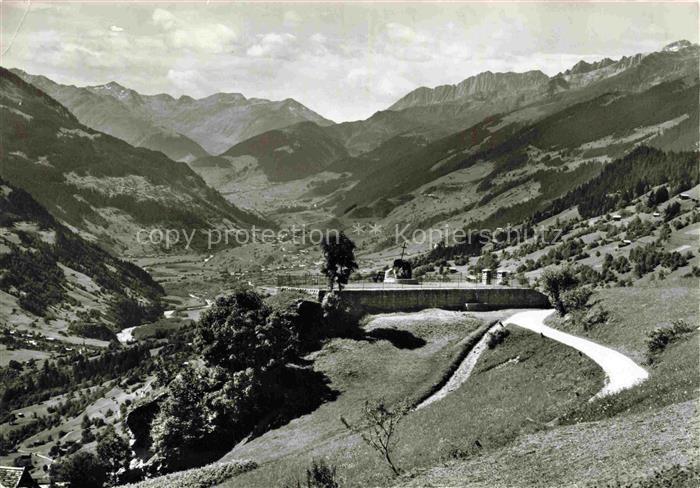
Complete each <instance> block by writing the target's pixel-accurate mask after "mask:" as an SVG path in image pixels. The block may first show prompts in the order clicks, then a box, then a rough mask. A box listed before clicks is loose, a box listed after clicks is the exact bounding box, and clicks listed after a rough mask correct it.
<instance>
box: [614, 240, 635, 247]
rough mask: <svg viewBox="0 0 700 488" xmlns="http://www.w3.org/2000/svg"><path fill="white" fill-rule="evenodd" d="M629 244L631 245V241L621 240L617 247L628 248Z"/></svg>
mask: <svg viewBox="0 0 700 488" xmlns="http://www.w3.org/2000/svg"><path fill="white" fill-rule="evenodd" d="M630 244H632V241H630V240H629V239H622V240H621V241H620V242H619V243H618V245H617V247H627V246H629V245H630Z"/></svg>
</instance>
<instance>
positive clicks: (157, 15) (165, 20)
mask: <svg viewBox="0 0 700 488" xmlns="http://www.w3.org/2000/svg"><path fill="white" fill-rule="evenodd" d="M151 19H152V20H153V23H154V24H155V25H156V26H157V27H160V28H162V29H165V30H170V29H172V28H174V27H175V24H176V23H177V19H176V18H175V16H174V15H173V14H172V13H170V12H168V11H167V10H164V9H162V8H157V9H155V10H154V11H153V16H152V17H151Z"/></svg>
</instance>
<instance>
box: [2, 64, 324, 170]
mask: <svg viewBox="0 0 700 488" xmlns="http://www.w3.org/2000/svg"><path fill="white" fill-rule="evenodd" d="M11 71H12V72H13V73H15V74H16V75H18V76H19V77H20V78H22V79H23V80H25V81H27V82H28V83H31V84H32V85H35V86H37V87H38V88H41V89H42V90H44V91H45V92H46V93H48V94H49V95H50V96H52V97H53V98H55V99H56V100H58V101H59V102H60V103H61V104H63V105H65V106H66V108H68V109H69V110H70V111H71V112H73V114H74V115H75V116H76V117H77V118H78V120H79V121H80V122H81V123H83V124H85V125H87V126H88V127H91V128H93V129H96V130H99V131H101V132H105V133H106V134H110V135H113V136H115V137H119V138H120V139H123V140H125V141H126V142H128V143H129V144H132V145H135V146H139V147H146V148H148V149H153V150H156V151H161V152H163V153H165V154H166V155H167V156H168V157H170V158H171V159H173V160H176V161H185V162H187V161H192V160H194V159H197V158H200V157H205V156H207V155H209V154H219V153H221V152H224V151H225V150H227V149H228V148H230V147H231V146H233V145H235V144H236V143H238V142H241V141H243V140H245V139H248V138H250V137H253V136H255V135H258V134H261V133H263V132H266V131H268V130H274V129H280V128H283V127H286V126H289V125H292V124H295V123H297V122H305V121H312V122H316V123H318V124H319V125H329V124H332V122H331V121H329V120H327V119H325V118H324V117H322V116H320V115H319V114H317V113H316V112H314V111H312V110H310V109H309V108H307V107H305V106H304V105H302V104H301V103H299V102H297V101H296V100H293V99H290V98H288V99H286V100H281V101H272V100H265V99H260V98H246V97H245V96H243V95H242V94H240V93H216V94H214V95H210V96H208V97H204V98H200V99H194V98H192V97H189V96H186V95H183V96H181V97H179V98H174V97H172V96H170V95H167V94H158V95H143V94H140V93H138V92H137V91H135V90H132V89H130V88H126V87H124V86H122V85H120V84H119V83H116V82H110V83H107V84H104V85H95V86H86V87H77V86H74V85H62V84H59V83H56V82H54V81H52V80H50V79H48V78H46V77H45V76H41V75H31V74H28V73H25V72H24V71H22V70H19V69H12V70H11Z"/></svg>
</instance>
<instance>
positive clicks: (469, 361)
mask: <svg viewBox="0 0 700 488" xmlns="http://www.w3.org/2000/svg"><path fill="white" fill-rule="evenodd" d="M500 327H503V325H501V324H499V323H497V324H496V325H494V326H493V327H491V328H490V329H489V330H488V331H487V332H486V333H485V334H484V336H483V337H482V338H481V339H480V340H479V342H477V343H476V345H475V346H474V347H473V348H472V350H471V351H469V354H467V357H465V358H464V360H463V361H462V362H461V363H460V365H459V367H458V368H457V370H456V371H455V372H454V374H453V375H452V376H451V377H450V379H449V380H448V381H447V383H445V386H443V387H442V388H440V389H439V390H438V391H436V392H435V393H433V394H432V395H431V396H429V397H428V398H426V399H425V400H423V401H422V402H421V403H419V404H418V406H417V407H416V410H420V409H421V408H424V407H427V406H428V405H430V404H431V403H434V402H437V401H438V400H442V399H443V398H445V397H446V396H447V395H449V394H450V393H452V392H453V391H455V390H456V389H457V388H459V387H460V386H462V385H463V384H464V382H465V381H467V379H468V378H469V376H470V375H471V374H472V371H473V370H474V366H476V362H477V360H478V359H479V356H481V353H482V352H484V349H486V345H487V342H488V340H489V335H490V334H491V332H493V331H495V330H496V329H498V328H500Z"/></svg>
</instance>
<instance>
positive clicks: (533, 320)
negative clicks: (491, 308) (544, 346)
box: [505, 310, 649, 400]
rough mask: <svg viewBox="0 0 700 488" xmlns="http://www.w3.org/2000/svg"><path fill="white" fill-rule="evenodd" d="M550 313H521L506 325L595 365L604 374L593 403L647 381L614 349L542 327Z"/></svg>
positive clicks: (640, 369) (635, 367)
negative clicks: (563, 346)
mask: <svg viewBox="0 0 700 488" xmlns="http://www.w3.org/2000/svg"><path fill="white" fill-rule="evenodd" d="M552 313H554V310H532V311H528V312H520V313H516V314H515V315H513V316H512V317H510V318H509V319H507V320H506V321H505V323H506V324H514V325H517V326H518V327H522V328H524V329H528V330H531V331H532V332H536V333H540V334H542V335H544V336H545V337H548V338H549V339H553V340H555V341H557V342H561V343H562V344H566V345H567V346H569V347H573V348H574V349H577V350H579V351H581V352H582V353H583V354H585V355H586V356H588V357H589V358H591V359H592V360H593V361H595V362H596V363H597V364H598V366H600V367H601V368H602V369H603V371H604V372H605V380H606V381H605V386H604V387H603V389H602V390H600V391H599V392H598V393H597V394H596V395H595V396H594V397H593V398H592V399H595V398H601V397H604V396H607V395H612V394H614V393H617V392H620V391H622V390H626V389H628V388H632V387H633V386H635V385H638V384H639V383H641V382H643V381H644V380H646V379H647V378H648V377H649V373H648V372H647V371H646V370H645V369H644V368H642V367H641V366H639V365H638V364H637V363H635V362H634V361H632V360H631V359H630V358H628V357H627V356H625V355H624V354H621V353H619V352H617V351H616V350H614V349H610V348H609V347H605V346H601V345H600V344H596V343H595V342H593V341H589V340H588V339H583V338H581V337H577V336H575V335H571V334H567V333H566V332H562V331H560V330H557V329H553V328H551V327H548V326H546V325H544V320H545V319H546V318H547V317H549V316H550V315H551V314H552ZM592 399H591V400H592Z"/></svg>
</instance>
